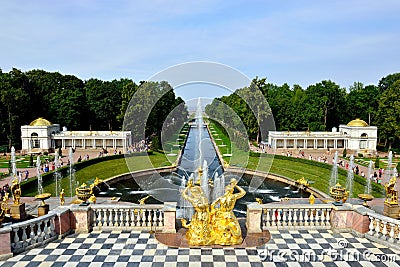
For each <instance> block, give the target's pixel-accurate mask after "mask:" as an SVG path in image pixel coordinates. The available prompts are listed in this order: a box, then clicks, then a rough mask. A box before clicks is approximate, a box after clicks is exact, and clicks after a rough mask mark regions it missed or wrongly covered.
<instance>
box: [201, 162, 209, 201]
mask: <svg viewBox="0 0 400 267" xmlns="http://www.w3.org/2000/svg"><path fill="white" fill-rule="evenodd" d="M200 186H201V189H202V190H203V192H204V195H205V196H206V198H207V199H208V200H209V201H210V188H209V185H208V165H207V161H204V162H203V174H202V176H201V177H200Z"/></svg>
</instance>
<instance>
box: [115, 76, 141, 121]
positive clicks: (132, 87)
mask: <svg viewBox="0 0 400 267" xmlns="http://www.w3.org/2000/svg"><path fill="white" fill-rule="evenodd" d="M137 89H138V85H137V84H136V83H134V82H133V81H131V82H129V83H127V84H125V85H124V86H123V87H122V91H121V107H120V112H119V114H118V115H117V121H118V122H119V123H120V124H121V125H122V122H123V121H124V118H125V112H126V110H127V108H128V106H129V103H130V101H131V99H132V97H133V95H134V94H135V93H136V91H137Z"/></svg>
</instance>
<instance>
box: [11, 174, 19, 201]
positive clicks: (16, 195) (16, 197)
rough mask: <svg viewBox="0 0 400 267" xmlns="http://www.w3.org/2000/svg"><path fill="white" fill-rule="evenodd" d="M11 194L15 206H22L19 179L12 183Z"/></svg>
mask: <svg viewBox="0 0 400 267" xmlns="http://www.w3.org/2000/svg"><path fill="white" fill-rule="evenodd" d="M11 192H12V196H13V201H14V205H20V204H21V201H20V200H21V186H20V185H19V181H18V179H17V177H15V179H14V180H13V181H12V185H11Z"/></svg>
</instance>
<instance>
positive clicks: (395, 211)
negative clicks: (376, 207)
mask: <svg viewBox="0 0 400 267" xmlns="http://www.w3.org/2000/svg"><path fill="white" fill-rule="evenodd" d="M383 215H385V216H388V217H390V218H393V219H400V206H399V205H398V204H394V205H393V204H388V203H385V204H384V205H383Z"/></svg>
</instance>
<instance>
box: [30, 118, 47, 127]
mask: <svg viewBox="0 0 400 267" xmlns="http://www.w3.org/2000/svg"><path fill="white" fill-rule="evenodd" d="M50 125H52V123H51V122H49V121H48V120H46V119H43V118H37V119H36V120H34V121H32V122H31V123H30V124H29V126H50Z"/></svg>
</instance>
